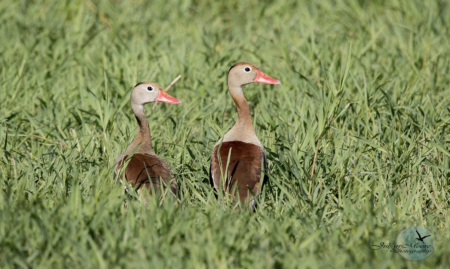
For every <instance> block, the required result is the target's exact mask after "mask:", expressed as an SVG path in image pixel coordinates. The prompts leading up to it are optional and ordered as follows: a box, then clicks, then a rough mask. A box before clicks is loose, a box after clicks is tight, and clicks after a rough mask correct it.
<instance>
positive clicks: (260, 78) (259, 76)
mask: <svg viewBox="0 0 450 269" xmlns="http://www.w3.org/2000/svg"><path fill="white" fill-rule="evenodd" d="M253 82H259V83H265V84H281V82H280V81H279V80H277V79H274V78H271V77H269V76H268V75H266V74H264V73H263V72H261V70H259V69H258V70H256V78H255V79H254V80H253Z"/></svg>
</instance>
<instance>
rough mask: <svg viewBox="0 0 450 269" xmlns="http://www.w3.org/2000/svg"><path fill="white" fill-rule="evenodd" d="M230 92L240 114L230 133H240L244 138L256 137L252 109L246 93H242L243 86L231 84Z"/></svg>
mask: <svg viewBox="0 0 450 269" xmlns="http://www.w3.org/2000/svg"><path fill="white" fill-rule="evenodd" d="M228 90H229V91H230V94H231V97H232V98H233V100H234V103H235V104H236V109H237V113H238V118H237V121H236V124H235V125H234V126H233V128H232V129H231V130H230V131H238V132H239V133H241V135H242V136H243V137H244V136H248V135H255V136H256V134H255V129H254V128H253V123H252V115H251V113H250V107H249V105H248V102H247V100H246V99H245V96H244V93H243V91H242V86H236V85H232V84H230V82H229V83H228Z"/></svg>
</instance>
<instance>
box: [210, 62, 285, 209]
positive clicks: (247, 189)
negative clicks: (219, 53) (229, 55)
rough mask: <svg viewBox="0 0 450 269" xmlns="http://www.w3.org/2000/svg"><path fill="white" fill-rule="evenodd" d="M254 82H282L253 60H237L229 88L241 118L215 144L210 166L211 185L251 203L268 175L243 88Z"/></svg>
mask: <svg viewBox="0 0 450 269" xmlns="http://www.w3.org/2000/svg"><path fill="white" fill-rule="evenodd" d="M252 82H259V83H266V84H280V82H279V81H278V80H276V79H273V78H271V77H268V76H267V75H266V74H264V73H263V72H261V71H260V70H259V69H258V68H257V67H256V66H254V65H252V64H250V63H244V62H241V63H236V64H234V65H233V66H232V67H231V68H230V71H229V73H228V90H229V92H230V95H231V97H232V98H233V100H234V102H235V104H236V108H237V113H238V119H237V121H236V124H235V125H234V126H233V128H231V130H230V131H229V132H228V133H226V134H225V136H224V137H223V138H221V139H220V140H219V141H218V142H217V143H216V145H215V146H214V149H213V153H212V156H211V166H210V182H211V185H212V186H213V187H214V188H215V189H216V190H218V189H223V190H225V191H226V192H227V193H228V194H230V195H231V197H232V198H233V200H234V201H235V202H237V201H240V202H241V203H243V204H248V203H249V204H248V205H254V204H255V201H254V196H256V195H258V194H259V193H260V192H261V190H262V187H263V184H264V182H265V181H266V180H267V175H266V176H265V178H264V180H261V171H262V170H266V169H267V161H266V156H265V153H264V148H263V146H262V144H261V142H260V141H259V140H258V137H256V134H255V130H254V128H253V123H252V118H251V114H250V108H249V105H248V102H247V100H246V99H245V97H244V94H243V91H242V86H243V85H246V84H249V83H252ZM228 159H229V161H228Z"/></svg>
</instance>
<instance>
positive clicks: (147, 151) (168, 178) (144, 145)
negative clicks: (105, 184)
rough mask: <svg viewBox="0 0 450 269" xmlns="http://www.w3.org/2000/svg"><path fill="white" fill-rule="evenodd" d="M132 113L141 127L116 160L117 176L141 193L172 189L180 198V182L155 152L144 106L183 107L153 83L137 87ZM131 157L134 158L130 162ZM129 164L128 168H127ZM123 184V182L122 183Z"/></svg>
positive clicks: (132, 95)
mask: <svg viewBox="0 0 450 269" xmlns="http://www.w3.org/2000/svg"><path fill="white" fill-rule="evenodd" d="M130 102H131V109H132V110H133V112H134V114H135V117H136V120H137V122H138V125H139V132H138V134H137V136H136V138H135V139H134V140H133V142H132V143H131V144H130V145H129V146H128V148H127V149H126V151H125V152H122V153H121V154H120V155H119V156H118V157H117V159H116V173H117V174H120V172H121V170H122V169H123V168H124V166H125V165H126V167H125V171H124V173H123V175H124V177H125V180H126V181H127V183H128V184H131V185H132V186H133V187H134V188H135V189H136V191H137V192H138V193H140V191H141V190H142V188H145V189H147V190H148V191H149V192H150V193H151V194H155V193H159V192H160V190H166V188H167V187H168V186H170V192H171V193H173V194H174V195H175V196H177V195H178V190H177V182H176V180H175V179H174V178H173V174H172V172H171V171H170V168H169V166H168V165H167V164H166V163H165V162H164V161H163V160H162V159H161V158H160V157H158V155H156V153H155V152H154V151H153V148H152V143H151V134H150V128H149V124H148V120H147V118H146V116H145V113H144V105H145V104H147V103H150V102H166V103H171V104H179V103H181V102H180V101H179V100H178V99H176V98H174V97H172V96H170V95H168V94H167V93H166V92H164V91H163V90H161V88H160V87H159V86H158V85H157V84H155V83H152V82H140V83H138V84H136V86H135V87H134V89H133V91H132V93H131V98H130ZM130 156H131V158H130ZM127 162H128V164H127ZM120 180H121V182H123V181H124V180H123V178H121V179H120Z"/></svg>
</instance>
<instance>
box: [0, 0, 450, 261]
mask: <svg viewBox="0 0 450 269" xmlns="http://www.w3.org/2000/svg"><path fill="white" fill-rule="evenodd" d="M449 25H450V7H449V4H448V2H447V1H419V0H416V1H410V0H393V1H381V0H380V1H357V0H351V1H341V0H335V1H331V0H329V1H328V0H327V1H297V0H292V1H291V0H284V1H256V0H249V1H247V0H245V1H234V0H231V1H202V0H198V1H188V0H186V1H167V0H166V1H148V2H146V1H106V0H104V1H81V0H75V1H59V0H58V1H56V0H54V1H50V0H49V1H39V0H36V1H27V0H23V1H12V0H4V1H0V40H2V41H1V42H0V61H1V63H0V93H1V102H2V103H1V105H0V122H1V124H0V146H1V150H0V158H1V166H0V186H1V191H0V267H1V268H142V267H143V266H144V267H147V268H167V267H171V268H176V267H182V268H234V267H240V268H249V267H254V268H258V267H259V268H272V267H275V268H298V267H301V268H445V267H447V266H448V264H449V262H450V261H449V255H450V253H449V250H448V248H447V241H448V240H449V237H450V235H449V221H450V218H449V196H450V193H449V191H450V186H449V180H448V178H449V177H450V168H449V167H450V160H449V157H450V149H449V142H450V130H449V126H450V110H449V104H450V100H449V97H450V88H449V82H450V72H449V65H450V61H449V59H450V46H449V45H448V44H450V40H449V36H450V31H449ZM237 61H249V62H252V63H254V64H256V65H257V66H259V67H260V68H261V69H262V70H263V71H264V72H266V73H267V74H268V75H270V76H272V77H275V78H278V79H280V80H281V81H282V83H283V84H282V86H280V87H271V86H267V85H248V86H246V87H245V88H244V91H245V94H246V97H247V99H248V100H249V102H250V105H251V108H252V112H253V121H254V124H255V128H256V132H257V135H258V136H259V138H260V140H261V142H262V143H263V145H264V147H265V149H266V152H267V157H268V162H269V171H268V173H269V176H270V181H269V184H268V185H267V186H266V188H265V189H264V192H263V194H262V197H261V199H262V206H260V207H259V208H258V210H257V212H255V213H252V212H247V211H238V210H235V209H233V208H232V207H231V206H224V205H221V204H218V203H217V202H216V200H215V199H214V195H213V192H212V190H211V188H210V187H209V179H208V178H209V160H210V155H211V150H212V147H213V145H214V143H215V142H216V141H217V140H218V139H219V138H220V137H221V136H222V135H223V134H224V133H225V132H226V131H227V130H228V129H229V128H230V127H231V126H232V125H233V124H234V121H235V117H236V113H235V108H234V104H233V103H232V100H231V98H230V97H229V94H228V92H227V91H226V74H227V71H228V68H229V67H230V66H231V64H233V63H234V62H237ZM178 74H181V75H182V76H183V77H182V79H181V80H180V81H179V82H178V83H177V84H176V85H175V87H174V88H172V90H171V91H170V94H171V95H173V96H176V97H177V98H179V99H180V100H182V101H183V105H181V106H169V105H164V104H163V105H158V107H157V108H156V109H155V110H153V111H152V110H151V106H148V107H147V108H146V109H147V110H146V111H147V114H148V118H149V120H150V128H151V131H152V135H153V141H152V142H153V146H154V149H155V151H156V152H157V153H158V154H159V156H160V157H161V158H163V159H164V160H165V161H166V162H167V163H168V164H169V166H170V167H171V168H172V170H173V172H174V174H175V175H176V178H177V180H178V182H179V185H180V188H181V191H182V195H181V196H182V203H181V204H180V205H179V206H176V205H174V204H173V203H168V202H166V203H163V204H159V203H158V201H155V200H151V201H150V203H149V206H148V207H146V206H145V205H144V204H142V203H140V202H139V201H135V200H132V199H129V198H128V197H127V196H126V195H125V194H124V191H123V187H122V186H121V185H120V183H118V182H117V181H116V180H114V178H113V166H114V163H113V162H114V159H115V157H116V156H117V155H118V154H119V153H120V152H121V151H123V150H124V149H125V148H126V146H127V145H128V143H129V142H130V141H131V140H132V139H133V138H134V136H135V134H136V131H137V125H136V122H135V119H134V117H133V115H132V112H131V109H130V106H129V95H130V90H131V88H132V86H133V85H134V84H135V83H136V82H139V81H154V82H156V83H158V84H160V85H161V86H162V87H164V86H166V85H167V84H168V83H169V82H170V81H171V80H172V79H173V78H174V77H175V76H177V75H178ZM125 203H127V207H125V206H124V204H125ZM410 226H424V227H427V228H428V229H429V230H430V231H431V233H432V234H433V236H434V239H435V249H434V253H433V254H432V255H431V256H430V257H429V258H428V259H426V260H424V261H421V262H410V261H407V260H405V259H403V258H402V257H401V256H400V255H398V254H395V253H392V252H389V250H378V251H373V250H371V249H370V245H373V244H377V243H380V242H392V243H395V238H396V236H397V235H398V234H399V233H400V232H401V231H402V230H403V229H405V228H407V227H410Z"/></svg>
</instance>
